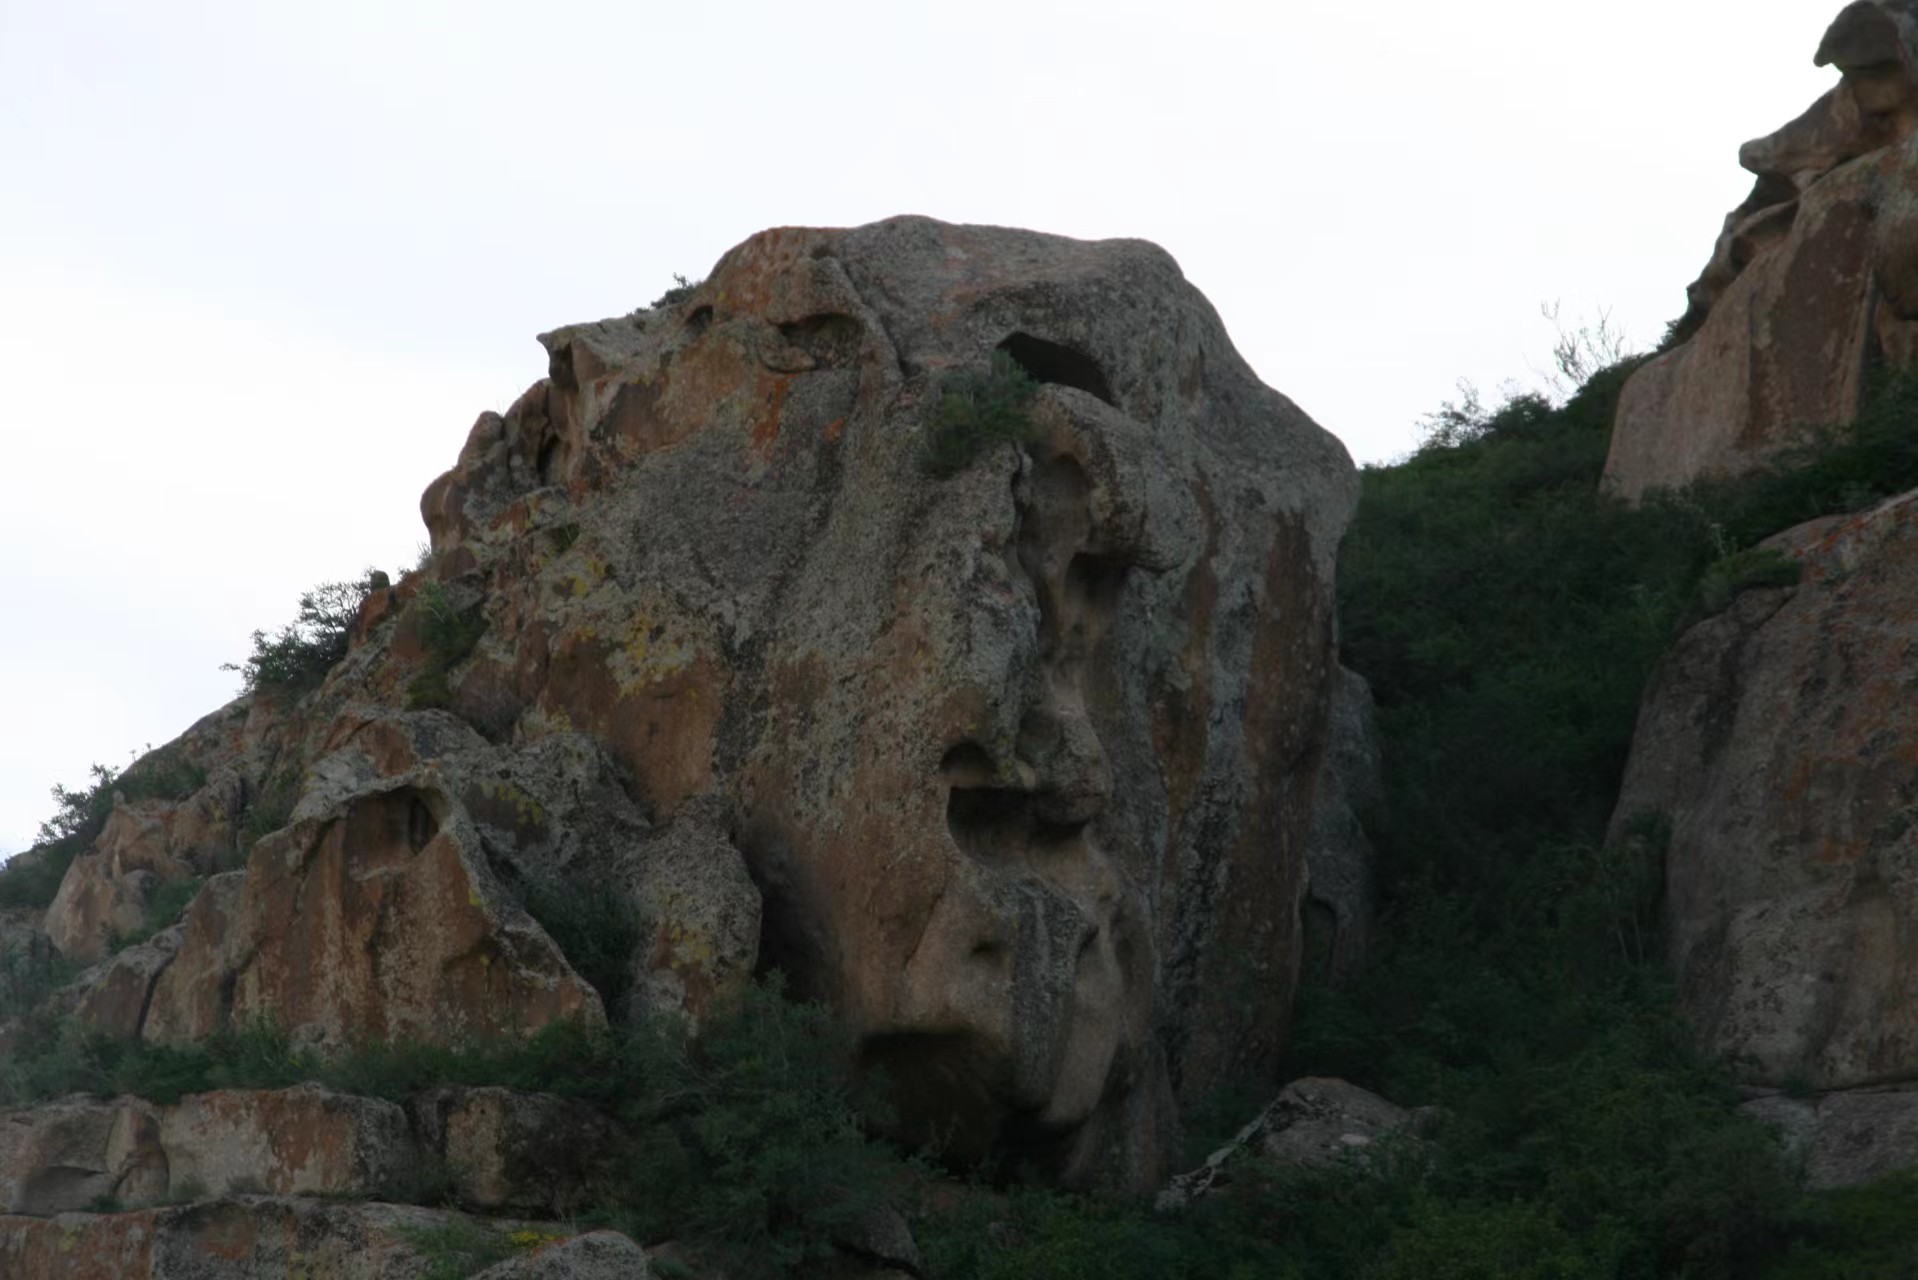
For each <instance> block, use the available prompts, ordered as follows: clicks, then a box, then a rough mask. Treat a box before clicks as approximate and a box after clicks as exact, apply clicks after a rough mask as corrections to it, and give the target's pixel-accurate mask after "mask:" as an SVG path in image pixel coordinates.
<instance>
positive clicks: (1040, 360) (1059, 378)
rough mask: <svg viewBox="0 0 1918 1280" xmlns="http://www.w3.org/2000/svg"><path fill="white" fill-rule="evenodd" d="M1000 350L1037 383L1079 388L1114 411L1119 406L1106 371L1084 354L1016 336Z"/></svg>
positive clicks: (1042, 341) (1057, 345)
mask: <svg viewBox="0 0 1918 1280" xmlns="http://www.w3.org/2000/svg"><path fill="white" fill-rule="evenodd" d="M999 350H1001V351H1003V352H1005V353H1006V354H1007V355H1009V356H1011V357H1012V359H1013V362H1014V363H1016V364H1017V365H1018V366H1019V367H1020V368H1021V369H1024V370H1025V371H1026V373H1027V374H1029V375H1031V377H1032V380H1033V381H1034V382H1051V383H1056V384H1058V385H1059V386H1062V387H1077V388H1078V389H1079V390H1081V391H1083V392H1085V393H1086V394H1088V395H1092V396H1097V397H1098V398H1099V399H1101V400H1103V401H1105V402H1106V403H1107V404H1109V405H1112V406H1114V407H1115V408H1116V407H1117V405H1118V401H1117V400H1115V399H1114V398H1113V396H1112V383H1111V382H1110V381H1108V380H1107V378H1106V375H1105V370H1103V369H1101V368H1100V367H1099V364H1098V362H1097V361H1096V360H1094V359H1093V358H1092V357H1091V356H1089V355H1087V354H1086V353H1085V352H1083V351H1075V350H1073V349H1072V348H1071V347H1067V346H1062V345H1060V344H1059V343H1057V342H1048V341H1046V340H1045V339H1044V338H1035V337H1033V336H1032V335H1031V334H1029V333H1015V334H1013V335H1012V336H1011V337H1009V338H1007V339H1006V340H1005V341H1004V342H1001V343H1000V344H999Z"/></svg>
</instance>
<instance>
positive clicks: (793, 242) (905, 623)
mask: <svg viewBox="0 0 1918 1280" xmlns="http://www.w3.org/2000/svg"><path fill="white" fill-rule="evenodd" d="M545 341H546V343H547V346H548V349H549V350H550V351H551V352H552V376H551V377H550V378H549V379H548V381H546V382H544V383H542V384H540V385H539V386H537V387H535V388H534V389H533V390H532V391H531V392H529V393H528V394H527V395H526V396H524V397H522V399H521V400H520V402H519V403H518V404H517V405H516V406H515V407H514V408H513V409H512V410H511V411H509V412H508V413H507V414H506V415H505V416H504V417H503V418H501V417H493V416H490V415H489V416H486V417H483V418H482V419H481V421H480V423H479V424H478V425H477V426H476V427H475V429H474V432H473V435H472V437H471V439H470V440H469V442H468V446H467V450H466V453H465V455H464V456H463V459H462V463H461V466H460V467H459V468H458V469H456V470H455V471H454V472H451V473H449V474H448V475H447V476H446V477H443V478H442V479H441V480H440V481H439V482H436V484H435V485H434V486H433V487H432V488H431V489H429V490H428V493H427V495H426V498H425V500H424V503H423V506H424V509H425V513H426V516H427V520H428V524H429V526H430V528H431V529H432V532H433V538H434V547H435V550H436V552H437V554H438V556H439V557H440V560H441V563H442V564H443V565H444V566H445V569H444V570H443V571H445V572H449V573H462V572H463V573H470V574H472V575H475V576H478V577H482V578H484V579H486V580H487V582H488V592H487V595H488V600H489V603H488V606H487V607H488V616H489V619H491V620H492V626H491V628H490V629H489V637H492V638H494V639H495V640H496V641H497V643H489V644H485V645H483V646H482V649H481V652H480V654H479V656H478V658H477V659H476V660H475V662H474V663H473V664H472V665H471V666H470V667H469V668H468V669H466V670H465V671H463V672H461V673H460V674H459V677H458V678H457V680H456V681H455V686H454V696H453V706H454V709H455V710H457V711H460V712H461V713H462V714H464V715H466V716H467V717H468V718H469V719H472V720H473V721H474V722H475V723H480V724H493V725H499V726H504V725H509V724H510V725H512V726H513V732H514V733H515V734H516V735H518V736H520V737H526V736H530V735H532V734H535V733H538V732H541V731H543V730H546V729H549V728H550V727H552V726H555V725H559V726H567V727H571V728H573V729H575V730H578V731H582V732H586V733H588V734H590V735H592V736H593V737H595V738H596V739H597V740H599V741H602V742H604V743H605V744H606V745H607V747H608V749H609V750H610V751H611V752H612V754H613V755H614V757H615V759H617V760H619V761H620V762H621V763H622V764H623V765H624V766H625V767H626V768H627V769H628V770H629V771H630V772H631V775H632V776H633V778H634V779H635V781H636V784H637V787H638V790H639V792H640V794H641V795H642V797H643V798H644V801H645V803H646V805H647V806H648V808H649V810H650V811H651V812H652V813H653V814H654V815H657V816H661V817H664V816H666V815H670V814H672V813H675V812H677V811H678V810H679V808H680V807H681V806H682V805H684V804H686V803H687V802H688V801H689V800H691V799H693V798H695V797H701V796H714V795H716V796H719V797H721V798H722V799H723V805H722V807H723V808H726V809H729V810H730V811H732V812H733V813H734V814H735V815H736V822H735V827H734V835H735V837H736V840H737V843H738V845H739V847H740V849H741V850H742V852H743V853H744V854H745V856H746V859H747V862H748V863H749V865H750V866H751V867H752V870H753V874H754V878H755V879H756V880H757V881H758V883H759V885H760V887H761V889H762V890H763V891H764V892H765V893H766V894H767V896H768V903H767V918H768V923H767V940H768V946H769V949H770V953H769V959H771V960H772V961H774V962H776V963H778V964H780V965H782V966H784V967H785V968H787V969H788V971H789V972H791V973H792V974H793V975H794V976H795V978H796V979H797V980H798V982H799V983H800V985H801V988H802V989H803V990H804V991H806V992H807V993H809V994H814V995H819V996H823V997H826V998H828V999H830V1000H832V1001H833V1003H834V1004H835V1005H836V1006H837V1007H838V1008H839V1009H840V1010H841V1012H842V1013H843V1014H844V1016H845V1017H846V1019H847V1020H848V1022H849V1023H850V1024H851V1026H852V1027H853V1028H854V1029H855V1031H856V1032H857V1034H858V1035H859V1036H860V1037H861V1038H862V1039H863V1040H864V1042H865V1044H866V1046H867V1052H868V1055H869V1057H870V1058H871V1059H872V1060H873V1061H874V1062H876V1063H879V1064H883V1065H884V1066H885V1067H886V1068H887V1069H888V1070H889V1071H890V1072H891V1073H892V1075H893V1077H894V1078H895V1079H897V1080H899V1081H900V1082H901V1083H902V1086H903V1087H902V1099H903V1100H904V1102H905V1103H906V1113H907V1114H906V1117H905V1124H906V1128H907V1129H908V1131H916V1132H918V1133H920V1134H923V1135H928V1136H929V1135H930V1134H931V1133H933V1132H934V1131H940V1132H946V1131H953V1132H956V1133H957V1134H958V1135H959V1137H958V1144H959V1145H960V1146H961V1147H966V1148H969V1149H970V1148H974V1146H975V1144H976V1146H977V1147H983V1146H984V1145H985V1144H986V1143H987V1142H991V1141H1005V1140H1011V1141H1014V1142H1022V1143H1024V1144H1026V1145H1027V1146H1028V1147H1029V1148H1030V1149H1031V1150H1033V1151H1034V1152H1035V1153H1037V1154H1039V1155H1041V1156H1042V1157H1043V1156H1044V1155H1046V1154H1047V1153H1048V1152H1051V1153H1052V1154H1053V1155H1054V1156H1055V1158H1056V1159H1057V1160H1058V1161H1059V1162H1060V1164H1061V1166H1062V1167H1065V1168H1067V1169H1069V1170H1076V1171H1080V1172H1082V1173H1085V1174H1089V1173H1090V1171H1091V1169H1092V1168H1093V1166H1095V1165H1101V1164H1104V1163H1107V1162H1109V1161H1116V1162H1117V1163H1118V1164H1121V1165H1133V1166H1136V1167H1145V1166H1151V1165H1156V1164H1157V1163H1158V1162H1159V1160H1160V1158H1161V1157H1160V1155H1159V1153H1158V1152H1157V1151H1144V1150H1141V1151H1132V1152H1121V1151H1119V1150H1117V1148H1118V1147H1119V1146H1121V1145H1123V1143H1124V1142H1126V1141H1129V1140H1132V1139H1137V1140H1139V1141H1141V1142H1143V1143H1145V1144H1146V1145H1147V1146H1148V1147H1149V1146H1150V1145H1151V1144H1152V1143H1155V1142H1157V1141H1159V1140H1160V1135H1162V1134H1163V1132H1164V1130H1163V1126H1162V1125H1161V1124H1159V1123H1157V1122H1156V1121H1155V1119H1154V1117H1155V1116H1156V1115H1159V1114H1161V1113H1162V1112H1163V1109H1164V1105H1165V1088H1166V1084H1167V1082H1168V1069H1167V1058H1168V1057H1169V1060H1170V1064H1169V1065H1170V1073H1169V1076H1170V1079H1171V1080H1173V1081H1176V1082H1177V1083H1178V1084H1179V1085H1180V1086H1181V1087H1183V1088H1185V1089H1186V1090H1188V1091H1192V1092H1200V1091H1203V1090H1204V1089H1206V1088H1208V1087H1209V1086H1210V1085H1211V1084H1213V1083H1215V1082H1216V1081H1218V1080H1219V1079H1221V1078H1222V1077H1223V1076H1224V1075H1225V1074H1227V1073H1229V1072H1233V1071H1238V1070H1243V1069H1248V1068H1250V1069H1257V1067H1258V1065H1259V1064H1262V1063H1264V1062H1268V1061H1269V1060H1270V1056H1271V1053H1272V1051H1273V1050H1274V1049H1275V1047H1276V1045H1277V1041H1278V1037H1279V1035H1280V1032H1281V1028H1282V1025H1283V1020H1284V1016H1285V1012H1286V1009H1287V1006H1288V1004H1289V1000H1290V995H1291V989H1292V983H1293V979H1294V971H1295V968H1296V958H1295V957H1296V949H1297V939H1296V924H1295V922H1296V919H1297V903H1298V896H1299V891H1300V884H1301V871H1302V862H1303V841H1304V831H1305V827H1306V824H1307V822H1308V819H1309V809H1310V803H1311V790H1312V781H1313V770H1314V765H1315V763H1316V754H1317V751H1318V740H1319V725H1320V721H1321V714H1322V713H1321V705H1322V701H1323V690H1324V687H1325V684H1326V680H1327V676H1328V673H1329V671H1330V663H1329V647H1328V633H1329V599H1330V597H1329V586H1330V577H1331V555H1332V553H1333V550H1334V548H1335V546H1336V542H1337V539H1338V536H1339V532H1340V530H1341V528H1342V526H1343V522H1344V520H1345V519H1346V516H1347V512H1348V509H1349V506H1350V503H1351V500H1352V477H1351V472H1350V469H1349V465H1348V463H1347V461H1346V459H1345V458H1344V456H1343V453H1342V451H1341V450H1339V448H1338V447H1337V445H1336V444H1335V443H1333V442H1332V441H1331V440H1330V439H1329V438H1328V437H1327V436H1325V435H1324V433H1322V432H1320V431H1319V430H1318V429H1317V428H1316V427H1314V426H1313V425H1312V424H1311V423H1310V422H1309V421H1308V420H1306V419H1305V418H1304V416H1303V415H1302V414H1300V413H1299V412H1298V411H1297V410H1296V409H1294V408H1293V407H1292V406H1291V405H1289V404H1288V403H1287V402H1285V401H1284V400H1283V399H1282V398H1280V397H1278V396H1276V395H1275V394H1273V393H1272V392H1270V391H1268V390H1267V389H1265V388H1264V387H1262V386H1260V385H1259V384H1258V382H1257V381H1256V380H1255V379H1254V378H1253V377H1252V376H1251V374H1250V373H1249V371H1248V370H1247V369H1246V368H1245V366H1244V364H1243V362H1241V361H1240V360H1239V358H1238V356H1237V355H1236V353H1234V352H1233V351H1232V349H1231V347H1230V344H1229V343H1228V342H1227V341H1226V339H1225V336H1224V333H1223V331H1222V330H1221V329H1220V327H1219V325H1218V321H1217V319H1216V317H1215V316H1214V315H1213V314H1212V312H1211V310H1210V309H1209V308H1208V307H1207V306H1206V305H1205V303H1204V301H1203V299H1201V298H1200V297H1199V296H1198V294H1197V293H1196V292H1194V291H1193V290H1192V289H1191V288H1190V287H1189V286H1188V285H1186V284H1185V283H1184V281H1183V280H1182V279H1181V278H1180V277H1179V275H1178V271H1177V269H1176V267H1175V266H1174V265H1173V264H1172V263H1171V261H1170V260H1169V259H1168V258H1166V257H1165V256H1164V255H1163V254H1162V253H1160V252H1158V251H1157V250H1156V249H1153V248H1151V247H1150V246H1146V245H1143V244H1137V243H1129V242H1115V243H1107V244H1081V243H1076V242H1072V241H1064V240H1058V239H1054V238H1050V237H1044V236H1037V235H1031V234H1028V233H1022V232H1011V231H1000V230H993V229H986V228H957V227H946V226H942V225H940V224H937V223H933V222H929V221H926V220H923V219H900V220H896V221H893V222H888V223H882V224H878V225H876V226H873V227H868V228H861V229H858V230H854V231H845V232H830V231H803V230H784V231H777V232H769V233H766V234H764V235H761V236H758V237H755V238H754V239H752V240H750V241H748V242H747V243H746V244H744V245H742V246H741V247H740V248H738V249H736V250H734V251H733V252H732V253H730V254H728V255H727V256H726V257H725V258H724V259H723V260H722V261H721V262H720V264H719V266H718V268H717V269H716V270H715V272H714V274H713V276H712V278H711V279H710V280H708V281H707V282H706V283H705V285H704V286H703V287H702V288H701V289H700V291H699V292H698V294H697V295H696V296H695V297H694V298H693V299H692V300H690V301H689V302H688V303H686V304H685V305H684V306H683V307H682V308H680V309H679V310H678V311H676V312H674V313H672V314H649V315H642V316H636V317H632V318H629V319H625V320H619V321H609V322H605V323H602V324H598V325H588V326H581V327H577V328H573V329H567V330H561V331H559V332H557V333H553V334H549V335H547V337H546V339H545ZM995 350H1003V351H1006V352H1008V353H1010V354H1011V355H1012V356H1013V357H1014V358H1015V359H1017V360H1019V361H1020V362H1021V363H1022V364H1024V365H1025V367H1026V368H1027V369H1028V370H1029V371H1030V372H1031V373H1032V374H1033V375H1034V376H1035V377H1037V378H1038V379H1039V380H1040V381H1041V382H1042V383H1044V385H1043V387H1042V388H1041V390H1040V392H1039V394H1038V396H1037V398H1036V400H1035V401H1034V405H1033V409H1032V417H1033V419H1034V422H1035V426H1036V434H1037V439H1036V440H1035V442H1034V443H1033V444H1032V445H1030V446H1029V447H1028V448H1027V449H1025V450H1016V449H1013V448H1007V447H999V448H993V449H989V450H987V451H986V453H985V454H984V456H982V457H981V458H980V459H979V460H978V461H977V462H976V463H975V464H974V465H973V466H971V467H970V468H968V469H966V470H965V471H963V472H961V473H960V474H959V475H957V476H956V477H953V478H951V479H945V480H938V479H934V478H932V477H930V476H928V475H927V474H926V473H925V470H924V469H923V468H922V467H921V466H920V465H919V460H920V456H921V454H922V452H923V450H924V448H925V444H926V440H927V438H928V434H929V433H930V432H932V431H933V430H935V429H936V425H937V417H938V412H939V404H940V400H941V378H942V376H943V375H945V374H947V373H949V372H955V371H962V370H975V369H980V368H982V367H983V366H984V365H985V364H986V362H987V359H988V357H989V356H990V355H991V354H992V353H993V352H994V351H995ZM558 530H565V531H567V532H566V533H565V536H564V537H559V536H556V532H555V531H558ZM561 544H564V545H563V546H562V545H561ZM509 637H510V638H511V643H508V642H507V640H508V638H509ZM955 1124H956V1126H957V1127H956V1129H955ZM1095 1135H1096V1136H1095ZM1122 1135H1130V1137H1129V1138H1127V1137H1122ZM1062 1141H1063V1142H1065V1146H1066V1148H1069V1149H1065V1150H1055V1148H1057V1147H1058V1146H1059V1144H1060V1143H1061V1142H1062ZM967 1153H968V1152H966V1151H962V1152H960V1153H959V1154H961V1155H964V1154H967Z"/></svg>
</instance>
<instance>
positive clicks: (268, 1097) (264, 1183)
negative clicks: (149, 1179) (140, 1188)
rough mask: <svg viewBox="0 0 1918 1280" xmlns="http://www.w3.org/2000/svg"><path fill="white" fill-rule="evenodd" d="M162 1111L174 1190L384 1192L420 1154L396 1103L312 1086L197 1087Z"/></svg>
mask: <svg viewBox="0 0 1918 1280" xmlns="http://www.w3.org/2000/svg"><path fill="white" fill-rule="evenodd" d="M159 1114H160V1126H159V1146H160V1149H161V1151H162V1152H163V1153H164V1155H165V1158H166V1168H167V1177H168V1184H169V1190H170V1191H171V1193H172V1194H174V1195H175V1196H180V1195H187V1194H194V1195H199V1196H206V1195H212V1196H223V1195H227V1194H229V1193H233V1192H241V1191H265V1192H270V1193H272V1194H274V1195H285V1196H310V1195H379V1194H382V1193H390V1192H391V1191H392V1190H393V1189H394V1188H398V1187H402V1186H404V1185H405V1184H406V1183H407V1182H408V1181H409V1180H410V1179H412V1178H413V1177H414V1176H415V1174H416V1169H417V1166H418V1163H419V1156H418V1153H417V1152H416V1151H415V1149H414V1146H413V1141H412V1135H411V1133H410V1132H409V1130H408V1128H407V1122H406V1113H405V1112H404V1111H402V1110H401V1109H400V1108H399V1107H398V1106H396V1105H394V1104H393V1103H391V1102H385V1101H382V1100H380V1099H377V1098H360V1097H354V1096H352V1095H349V1094H341V1093H334V1092H332V1091H330V1090H326V1089H322V1088H319V1087H317V1086H314V1085H302V1086H297V1087H295V1088H291V1089H278V1090H252V1089H233V1090H222V1091H219V1092H215V1093H202V1094H196V1095H194V1096H192V1097H188V1098H183V1099H181V1100H180V1102H179V1103H178V1105H176V1106H171V1107H164V1108H161V1110H160V1113H159Z"/></svg>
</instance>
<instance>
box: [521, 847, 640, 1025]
mask: <svg viewBox="0 0 1918 1280" xmlns="http://www.w3.org/2000/svg"><path fill="white" fill-rule="evenodd" d="M518 892H519V897H520V902H521V904H522V905H523V906H524V907H525V908H526V913H527V914H528V915H530V916H532V917H533V919H535V920H537V921H539V925H540V928H542V929H544V930H546V933H547V936H548V937H550V938H552V940H553V941H554V942H555V943H557V944H558V946H559V949H560V951H561V952H563V953H564V954H565V956H566V960H567V963H568V964H571V965H572V966H573V970H574V972H576V973H578V974H579V976H580V977H582V978H584V979H586V981H588V982H590V983H591V984H592V985H593V989H594V990H595V991H597V992H599V998H600V1000H601V1001H602V1002H603V1003H604V1004H605V1006H606V1008H607V1010H608V1011H609V1012H612V1013H614V1014H615V1015H617V1014H618V1012H619V1011H621V1010H623V1009H624V1008H625V1007H626V998H627V996H628V995H629V994H630V993H631V992H632V989H633V976H634V975H633V953H634V952H635V951H636V950H638V948H639V943H640V937H639V922H638V919H637V918H636V916H635V913H634V910H633V906H632V903H631V902H630V901H629V900H628V899H627V898H626V897H625V895H623V894H621V893H617V892H608V891H605V890H603V889H600V888H595V889H594V890H593V891H590V892H581V891H580V890H579V889H578V888H577V887H569V886H568V885H567V884H566V883H565V882H564V881H559V880H545V881H540V880H529V881H527V882H525V883H523V884H522V885H520V887H519V890H518Z"/></svg>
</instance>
